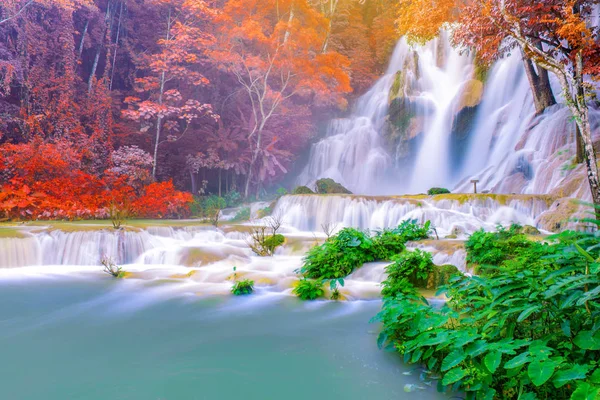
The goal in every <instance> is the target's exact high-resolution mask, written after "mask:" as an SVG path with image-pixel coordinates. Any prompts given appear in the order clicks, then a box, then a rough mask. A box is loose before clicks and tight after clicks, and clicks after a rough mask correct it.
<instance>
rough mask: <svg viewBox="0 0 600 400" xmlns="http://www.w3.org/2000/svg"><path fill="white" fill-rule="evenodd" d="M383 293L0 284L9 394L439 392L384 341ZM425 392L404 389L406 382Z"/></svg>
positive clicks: (378, 395)
mask: <svg viewBox="0 0 600 400" xmlns="http://www.w3.org/2000/svg"><path fill="white" fill-rule="evenodd" d="M379 307H380V302H379V301H355V302H346V303H341V302H340V303H337V302H325V301H321V302H309V303H302V302H300V301H298V300H297V299H295V298H293V297H290V296H285V295H279V294H266V295H256V296H248V297H244V298H234V297H232V296H231V297H227V296H220V297H198V296H193V295H185V296H178V297H171V298H164V297H160V296H158V295H157V294H156V293H155V292H154V291H153V290H151V289H148V288H146V289H143V290H139V289H134V288H133V287H132V286H130V285H128V284H127V283H126V282H119V281H114V280H110V279H99V280H93V281H92V280H87V279H76V278H73V279H69V278H65V277H64V276H62V277H60V278H58V279H57V278H42V277H40V278H39V279H38V278H31V277H28V278H27V279H24V280H18V279H12V280H4V281H1V282H0V348H2V351H1V354H2V355H1V358H0V376H2V384H1V385H0V398H2V399H45V400H54V399H56V400H66V399H69V400H74V399H86V400H94V399H103V400H105V399H144V400H149V399H157V400H158V399H161V400H172V399H173V400H174V399H219V400H220V399H240V398H242V399H288V400H289V399H292V400H293V399H298V400H300V399H302V400H305V399H328V398H329V399H336V398H343V399H345V400H353V399H357V400H359V399H360V400H362V399H369V400H371V399H373V400H377V399H424V400H428V399H440V398H445V397H444V396H443V395H441V394H438V393H436V392H435V389H434V388H435V383H433V385H432V386H433V388H432V387H429V386H427V385H426V384H424V383H422V382H420V380H419V375H420V370H419V369H418V368H416V367H413V366H411V367H407V366H404V365H403V364H402V363H401V362H400V360H399V358H398V357H397V356H396V355H394V354H391V353H386V352H383V351H379V350H378V349H377V346H376V335H377V330H378V326H376V325H373V324H369V323H368V321H369V319H370V318H371V317H372V316H373V315H374V314H376V313H377V311H378V310H379ZM407 384H408V385H410V384H412V385H418V386H422V387H424V388H425V389H424V390H418V391H417V392H412V393H407V392H405V385H407Z"/></svg>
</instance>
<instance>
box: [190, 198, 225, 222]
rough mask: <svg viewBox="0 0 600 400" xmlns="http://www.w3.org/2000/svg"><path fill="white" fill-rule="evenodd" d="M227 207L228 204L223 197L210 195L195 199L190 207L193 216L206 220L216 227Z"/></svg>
mask: <svg viewBox="0 0 600 400" xmlns="http://www.w3.org/2000/svg"><path fill="white" fill-rule="evenodd" d="M226 207H227V202H226V200H225V199H224V198H223V197H219V196H216V195H210V196H206V197H194V202H193V203H192V204H191V205H190V210H191V212H192V215H193V216H195V217H198V218H202V219H206V220H208V221H209V222H210V223H211V224H213V225H214V226H217V225H218V224H219V219H220V217H221V210H223V209H224V208H226Z"/></svg>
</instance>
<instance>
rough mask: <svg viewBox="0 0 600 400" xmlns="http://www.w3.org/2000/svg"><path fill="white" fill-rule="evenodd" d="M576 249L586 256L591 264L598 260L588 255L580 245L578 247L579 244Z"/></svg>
mask: <svg viewBox="0 0 600 400" xmlns="http://www.w3.org/2000/svg"><path fill="white" fill-rule="evenodd" d="M575 248H576V249H577V251H578V252H579V253H580V254H581V255H582V256H584V257H585V258H586V259H587V260H588V261H589V262H594V261H596V260H594V257H592V256H591V255H590V253H588V252H587V251H585V250H584V249H582V248H581V246H580V245H578V244H577V243H575Z"/></svg>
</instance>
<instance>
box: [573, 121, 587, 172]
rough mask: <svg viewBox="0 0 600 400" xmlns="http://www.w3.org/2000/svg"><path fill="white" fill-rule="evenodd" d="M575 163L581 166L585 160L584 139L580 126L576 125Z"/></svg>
mask: <svg viewBox="0 0 600 400" xmlns="http://www.w3.org/2000/svg"><path fill="white" fill-rule="evenodd" d="M575 143H576V147H575V149H576V150H575V163H576V164H581V163H582V162H583V161H584V160H585V151H584V149H583V139H582V137H581V130H580V129H579V125H577V124H575Z"/></svg>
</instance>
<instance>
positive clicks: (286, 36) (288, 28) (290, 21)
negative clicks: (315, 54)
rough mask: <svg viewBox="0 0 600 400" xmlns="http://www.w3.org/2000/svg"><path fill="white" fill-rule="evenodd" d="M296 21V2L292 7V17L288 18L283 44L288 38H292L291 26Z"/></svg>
mask: <svg viewBox="0 0 600 400" xmlns="http://www.w3.org/2000/svg"><path fill="white" fill-rule="evenodd" d="M293 21H294V3H293V2H292V5H291V7H290V17H289V18H288V24H287V28H286V30H285V35H283V44H286V43H287V41H288V39H289V38H290V28H291V27H292V22H293Z"/></svg>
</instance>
